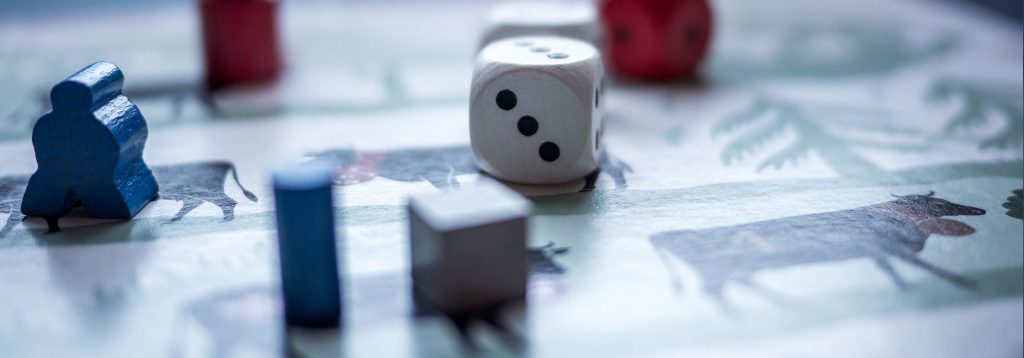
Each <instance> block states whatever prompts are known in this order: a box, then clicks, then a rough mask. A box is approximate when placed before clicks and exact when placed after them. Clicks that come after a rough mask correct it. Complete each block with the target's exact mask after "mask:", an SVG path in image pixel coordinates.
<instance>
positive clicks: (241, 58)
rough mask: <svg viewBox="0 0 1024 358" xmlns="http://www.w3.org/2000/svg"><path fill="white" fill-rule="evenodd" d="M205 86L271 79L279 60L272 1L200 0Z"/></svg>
mask: <svg viewBox="0 0 1024 358" xmlns="http://www.w3.org/2000/svg"><path fill="white" fill-rule="evenodd" d="M199 7H200V12H201V13H202V14H201V16H202V23H203V50H204V51H205V54H206V85H207V86H208V87H209V88H211V89H216V88H220V87H225V86H229V85H234V84H252V83H261V82H269V81H273V80H274V79H276V78H277V77H278V75H280V73H281V67H282V66H283V61H282V60H281V52H280V46H279V43H278V36H277V1H276V0H200V1H199Z"/></svg>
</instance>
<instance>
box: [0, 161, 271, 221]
mask: <svg viewBox="0 0 1024 358" xmlns="http://www.w3.org/2000/svg"><path fill="white" fill-rule="evenodd" d="M228 173H231V177H232V179H234V181H235V184H236V185H238V187H239V188H240V189H241V190H242V194H243V195H245V197H246V198H247V199H249V200H251V201H253V202H256V201H257V200H258V199H257V198H256V195H255V194H253V193H252V192H250V191H249V190H247V189H245V187H243V186H242V184H241V183H240V182H239V181H238V173H237V172H236V171H235V165H234V164H232V163H230V162H223V161H211V162H197V163H184V164H174V165H164V166H155V167H153V175H154V176H155V177H156V181H157V184H159V185H160V193H159V199H165V200H175V201H180V202H182V206H181V209H180V210H178V212H177V213H176V214H175V215H174V217H172V218H171V222H175V221H179V220H181V219H182V218H183V217H185V215H187V214H188V213H189V212H191V211H192V210H194V209H195V208H197V207H199V205H202V204H203V203H210V204H213V205H216V206H217V207H219V208H220V210H221V211H222V212H223V213H224V221H230V220H233V219H234V218H235V206H236V205H238V202H237V201H235V199H232V198H231V197H230V196H228V195H227V194H226V193H225V192H224V183H225V179H227V175H228ZM28 178H29V176H28V175H14V176H7V177H0V213H6V214H9V215H8V216H7V220H6V221H5V223H4V225H3V227H2V228H0V238H4V237H5V236H6V235H7V234H8V233H10V231H11V229H13V228H14V226H16V225H17V224H18V223H19V222H21V221H22V220H24V219H25V215H23V214H22V213H21V198H22V197H23V196H24V195H25V186H26V185H28ZM47 222H48V223H49V226H50V231H51V232H53V231H60V228H59V226H58V225H57V219H47Z"/></svg>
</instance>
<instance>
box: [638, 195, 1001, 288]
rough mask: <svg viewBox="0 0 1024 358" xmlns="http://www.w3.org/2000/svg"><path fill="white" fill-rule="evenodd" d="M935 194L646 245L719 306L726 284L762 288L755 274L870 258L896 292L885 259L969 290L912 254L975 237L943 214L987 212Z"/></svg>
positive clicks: (683, 234) (657, 238)
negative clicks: (942, 241) (936, 243)
mask: <svg viewBox="0 0 1024 358" xmlns="http://www.w3.org/2000/svg"><path fill="white" fill-rule="evenodd" d="M934 194H935V193H934V192H930V193H928V194H925V195H907V196H898V197H896V199H895V200H891V201H887V202H883V203H879V204H874V205H869V206H864V207H859V208H855V209H849V210H842V211H834V212H827V213H820V214H810V215H801V216H793V217H787V218H781V219H775V220H767V221H759V222H753V223H747V224H740V225H735V226H726V227H716V228H709V229H699V230H678V231H667V232H661V233H657V234H654V235H652V236H651V237H650V238H649V240H650V242H651V244H652V245H653V246H654V247H655V249H656V250H657V251H658V252H659V255H661V257H662V258H663V259H669V258H670V257H671V256H675V257H676V258H677V259H679V260H682V261H684V262H686V263H687V264H689V265H690V266H691V267H692V268H693V269H694V270H695V271H696V272H697V274H698V275H699V276H700V277H701V280H702V281H703V289H704V291H705V292H706V293H707V294H708V295H711V296H712V297H714V298H715V299H717V300H719V301H720V302H723V303H725V300H724V297H723V296H722V291H723V288H724V286H725V285H726V283H729V282H737V283H740V284H743V285H745V286H747V287H748V288H751V289H755V290H758V289H761V288H760V287H758V286H757V284H756V283H755V282H753V281H752V276H753V275H754V274H755V273H757V272H758V271H762V270H771V269H781V268H786V267H790V266H796V265H801V264H813V263H822V262H832V261H839V260H849V259H858V258H870V259H872V260H874V261H875V263H876V264H877V265H878V267H879V268H880V269H882V271H884V272H885V273H886V274H887V275H888V276H889V277H890V278H891V279H892V280H893V281H894V282H895V283H896V285H897V286H899V287H901V288H905V287H906V286H907V284H906V282H905V281H904V280H903V278H902V277H900V276H899V274H897V272H896V271H895V270H894V269H893V267H892V264H891V263H890V261H889V260H890V259H897V260H900V261H903V262H906V263H908V264H911V265H913V266H916V267H918V268H921V269H923V270H925V271H928V272H930V273H932V274H934V275H936V276H938V277H941V278H943V279H945V280H947V281H949V282H951V283H953V284H955V285H957V286H960V287H964V288H970V287H972V286H973V285H974V283H973V282H972V281H970V280H969V279H967V278H965V277H962V276H959V275H957V274H955V273H952V272H949V271H946V270H944V269H942V268H939V267H937V266H935V265H933V264H931V263H929V262H927V261H925V260H923V259H921V258H919V257H918V256H917V254H918V253H920V252H921V250H922V249H924V245H925V242H926V241H927V240H928V237H929V236H931V235H932V234H938V235H944V236H967V235H970V234H972V233H974V228H973V227H971V226H970V225H967V224H965V223H963V222H960V221H956V220H952V219H947V218H944V217H945V216H958V215H984V214H985V210H983V209H979V208H975V207H970V206H966V205H960V204H955V203H952V202H949V201H947V200H944V199H940V198H936V197H934ZM665 254H668V255H671V256H666V255H665ZM670 262H671V261H669V260H667V261H666V263H670ZM669 269H670V270H669V271H670V274H671V275H673V276H672V277H673V283H674V284H675V285H676V287H677V288H679V287H681V281H680V279H679V277H678V275H677V273H676V272H675V271H672V266H671V265H669ZM762 291H763V290H762Z"/></svg>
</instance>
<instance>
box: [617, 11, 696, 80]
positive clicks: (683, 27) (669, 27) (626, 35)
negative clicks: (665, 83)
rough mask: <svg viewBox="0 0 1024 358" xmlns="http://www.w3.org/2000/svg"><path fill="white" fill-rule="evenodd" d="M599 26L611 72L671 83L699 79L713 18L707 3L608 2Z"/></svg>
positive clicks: (634, 77)
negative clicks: (680, 79)
mask: <svg viewBox="0 0 1024 358" xmlns="http://www.w3.org/2000/svg"><path fill="white" fill-rule="evenodd" d="M601 22H602V24H603V33H604V43H603V47H604V51H605V59H606V60H607V62H608V66H609V67H610V68H611V71H612V72H613V73H615V74H616V75H619V76H623V77H626V78H633V79H641V80H669V79H677V78H681V77H690V76H693V75H695V73H696V71H697V68H698V66H699V65H700V63H701V61H702V60H703V59H704V57H705V53H706V52H707V48H708V43H710V42H711V33H712V25H713V23H714V19H713V18H712V15H711V7H710V6H709V5H708V3H707V1H706V0H650V1H634V0H604V1H602V2H601Z"/></svg>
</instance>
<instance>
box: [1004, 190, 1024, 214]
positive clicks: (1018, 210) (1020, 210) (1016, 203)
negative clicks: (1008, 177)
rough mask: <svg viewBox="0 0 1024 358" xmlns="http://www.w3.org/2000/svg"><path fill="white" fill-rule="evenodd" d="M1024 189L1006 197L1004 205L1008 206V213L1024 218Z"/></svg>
mask: <svg viewBox="0 0 1024 358" xmlns="http://www.w3.org/2000/svg"><path fill="white" fill-rule="evenodd" d="M1022 202H1024V189H1017V190H1014V191H1013V195H1011V196H1010V197H1008V198H1006V202H1005V203H1003V207H1004V208H1006V215H1009V216H1010V217H1014V218H1018V219H1021V220H1024V204H1022Z"/></svg>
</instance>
